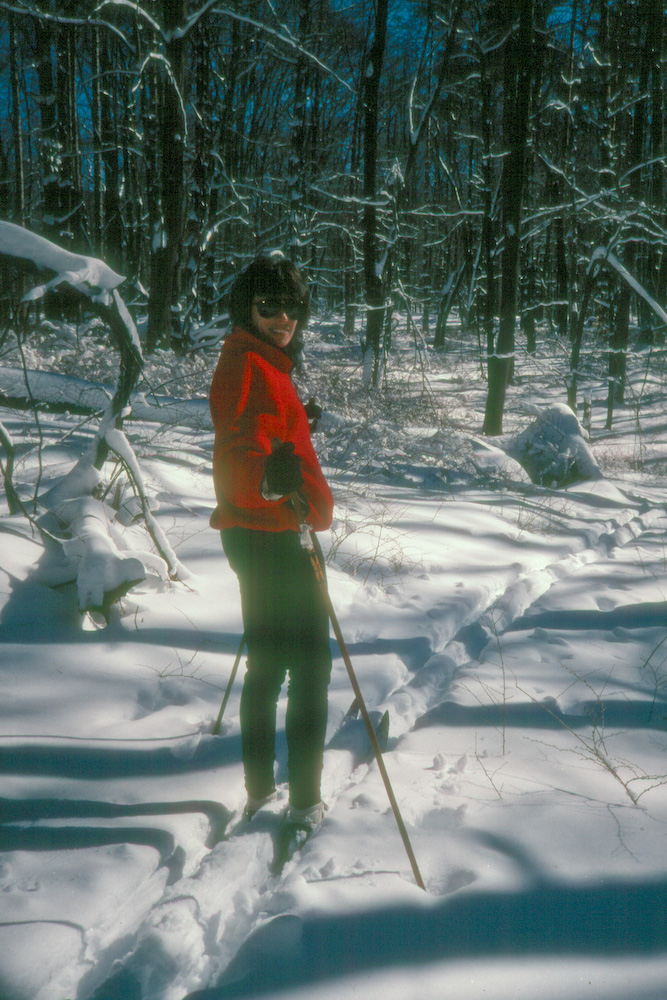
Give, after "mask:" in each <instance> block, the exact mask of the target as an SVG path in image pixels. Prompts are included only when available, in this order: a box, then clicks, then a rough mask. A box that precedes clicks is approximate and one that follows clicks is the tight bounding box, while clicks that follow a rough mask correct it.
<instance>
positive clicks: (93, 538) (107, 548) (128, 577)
mask: <svg viewBox="0 0 667 1000" xmlns="http://www.w3.org/2000/svg"><path fill="white" fill-rule="evenodd" d="M54 513H55V514H57V515H58V517H59V518H60V519H61V520H62V521H64V522H65V524H67V525H68V526H69V528H70V531H71V532H72V538H70V539H67V540H66V541H64V542H63V551H64V553H65V555H66V556H67V557H68V559H70V560H76V561H77V562H78V569H77V574H76V586H77V593H78V598H79V609H80V610H81V611H88V610H96V609H100V608H105V607H108V605H109V604H110V603H111V602H112V600H114V599H116V598H118V597H119V596H121V595H122V594H124V593H126V592H127V591H128V590H129V589H130V587H132V586H133V585H134V584H136V583H139V582H140V581H141V580H144V579H145V578H146V570H145V569H144V566H143V563H142V562H141V561H140V560H139V559H135V558H134V557H133V556H129V557H127V556H123V555H121V553H120V552H119V551H118V549H117V548H116V546H115V545H114V543H113V541H112V540H111V538H110V536H109V521H108V518H107V509H106V508H105V506H104V504H103V503H101V502H100V501H99V500H95V499H94V498H93V497H90V496H85V497H78V498H76V499H73V500H64V501H63V502H62V503H61V504H59V505H58V506H57V507H56V508H55V510H54Z"/></svg>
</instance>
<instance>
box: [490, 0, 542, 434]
mask: <svg viewBox="0 0 667 1000" xmlns="http://www.w3.org/2000/svg"><path fill="white" fill-rule="evenodd" d="M533 3H534V0H516V8H517V12H518V15H519V27H518V31H516V32H515V33H513V34H512V35H511V36H510V37H509V38H508V40H507V42H506V51H505V72H504V78H505V92H504V93H505V97H504V105H503V132H504V135H505V141H506V146H507V149H508V153H507V155H506V157H505V160H504V163H503V180H502V194H503V206H502V207H503V229H504V234H503V235H504V249H503V258H502V285H501V292H500V323H499V330H498V339H497V343H496V347H495V351H494V353H493V354H492V355H491V356H490V357H489V390H488V395H487V401H486V411H485V415H484V427H483V433H484V434H488V435H495V434H502V432H503V411H504V408H505V396H506V392H507V385H508V382H509V379H510V375H511V372H512V367H513V360H514V327H515V324H516V316H517V301H518V288H519V267H520V251H521V214H522V205H523V192H524V179H525V158H526V146H527V143H528V120H529V112H530V83H531V71H532V58H531V55H532V48H533Z"/></svg>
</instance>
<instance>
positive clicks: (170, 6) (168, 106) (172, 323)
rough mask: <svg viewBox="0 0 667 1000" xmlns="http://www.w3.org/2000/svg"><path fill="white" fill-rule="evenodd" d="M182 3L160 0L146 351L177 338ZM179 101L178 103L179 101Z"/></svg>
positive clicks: (181, 214) (182, 190)
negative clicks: (155, 192)
mask: <svg viewBox="0 0 667 1000" xmlns="http://www.w3.org/2000/svg"><path fill="white" fill-rule="evenodd" d="M186 13H187V0H162V27H163V29H164V33H165V36H166V38H167V42H166V44H165V50H166V57H167V62H168V63H169V66H170V68H171V72H170V73H169V74H165V75H164V78H163V81H162V88H161V98H162V100H161V107H160V112H159V114H160V123H159V157H160V212H159V215H158V219H157V226H158V232H157V233H156V239H155V241H154V245H153V253H152V259H151V287H150V294H149V298H148V321H147V326H146V348H147V350H149V351H151V350H154V349H155V348H156V347H157V346H158V344H160V343H163V342H165V341H169V340H171V339H172V338H173V337H175V338H176V339H177V340H178V331H177V329H176V326H177V323H176V318H175V312H174V307H175V306H176V304H177V302H178V260H179V256H180V251H181V238H182V235H183V220H184V208H185V206H184V200H185V184H184V176H183V169H184V159H185V158H184V145H185V131H186V127H187V123H186V121H185V119H184V114H185V102H184V95H183V82H184V79H185V61H184V55H185V42H184V40H183V38H181V37H179V35H178V33H177V31H176V29H177V28H178V27H181V26H182V25H183V24H184V23H185V18H186ZM182 102H183V103H182Z"/></svg>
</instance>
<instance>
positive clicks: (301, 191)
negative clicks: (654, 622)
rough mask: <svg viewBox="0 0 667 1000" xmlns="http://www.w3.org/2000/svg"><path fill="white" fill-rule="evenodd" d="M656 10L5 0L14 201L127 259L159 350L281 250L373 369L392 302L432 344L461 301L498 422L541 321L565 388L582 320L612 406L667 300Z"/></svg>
mask: <svg viewBox="0 0 667 1000" xmlns="http://www.w3.org/2000/svg"><path fill="white" fill-rule="evenodd" d="M665 20H666V17H665V8H664V4H663V3H662V2H661V0H571V2H570V3H568V4H559V3H553V2H545V0H483V2H482V0H391V2H390V0H293V2H286V0H229V2H227V3H222V2H218V0H143V2H142V3H140V4H139V3H134V2H131V0H101V2H99V3H96V4H95V5H93V3H92V2H90V0H25V2H24V0H1V2H0V25H1V28H0V92H1V93H2V98H3V99H2V111H1V112H0V165H1V174H0V175H1V178H2V180H1V182H0V218H2V219H5V220H7V221H11V222H13V223H16V224H18V225H21V226H25V227H26V228H28V229H31V230H33V231H35V232H37V233H39V234H40V235H42V236H44V237H46V238H47V239H49V240H51V241H53V242H54V243H56V244H57V245H58V246H61V247H63V248H66V249H68V250H71V251H73V252H76V253H79V254H87V255H92V256H95V257H99V258H101V259H103V260H104V261H105V262H106V263H107V264H109V265H110V266H111V267H112V268H114V269H115V270H116V271H118V272H120V273H122V274H123V275H125V276H126V279H127V281H126V285H125V289H126V291H125V293H124V294H125V297H126V298H128V299H129V301H130V305H131V307H132V309H133V311H134V312H135V314H137V315H139V314H140V315H141V316H142V317H145V329H143V328H142V329H143V337H144V342H145V349H146V350H147V351H148V352H150V351H151V350H153V349H154V348H155V347H156V346H158V345H170V346H171V347H173V349H174V350H175V351H177V352H180V353H183V352H186V351H190V350H195V349H196V348H197V347H198V346H201V345H202V344H206V343H210V341H207V339H206V330H207V326H211V325H213V326H214V325H215V323H216V322H217V321H218V320H219V318H220V316H221V314H223V313H224V297H225V294H226V292H227V290H228V288H229V285H230V282H231V279H232V278H233V276H234V274H235V273H237V271H238V269H239V268H240V267H241V266H243V265H244V264H245V263H246V262H248V261H249V260H250V259H252V257H253V256H254V255H255V254H257V253H258V252H263V251H267V250H281V251H282V252H284V253H286V254H287V255H289V256H290V257H291V258H292V259H294V260H295V261H296V262H297V263H298V264H299V265H301V266H302V267H304V268H305V270H306V272H307V274H308V276H309V279H310V281H311V282H312V285H313V291H314V301H315V306H316V310H317V311H318V313H319V314H320V315H329V314H334V313H335V314H336V315H339V316H340V317H341V323H342V324H343V326H344V330H345V333H346V336H348V337H349V338H350V339H351V340H354V339H355V338H358V341H359V342H360V345H361V349H362V351H363V353H364V357H365V359H366V361H367V364H366V367H367V369H368V370H369V371H370V376H369V377H370V379H371V380H372V381H373V382H377V381H378V380H379V379H380V378H381V373H382V369H383V365H384V364H385V361H386V359H387V358H388V357H390V354H391V346H392V344H391V341H392V329H393V321H394V317H395V315H397V314H399V313H400V314H401V315H403V316H405V315H407V317H408V322H409V323H410V325H411V327H414V337H415V341H416V342H417V341H419V344H420V345H427V346H428V349H429V350H430V349H435V350H443V349H446V346H447V339H446V338H447V328H448V322H452V317H454V316H456V317H457V319H458V321H459V322H460V326H461V331H462V334H463V336H464V338H465V339H466V340H468V341H469V342H470V343H471V345H475V344H477V345H478V346H479V352H480V363H481V364H482V365H483V366H484V368H485V370H486V374H487V376H488V389H489V391H488V401H487V407H486V414H485V418H484V432H485V433H486V434H499V433H501V432H502V416H503V409H504V404H505V394H506V390H507V386H508V384H509V383H510V382H511V380H512V377H513V371H514V363H515V362H514V343H515V337H516V336H521V337H522V338H524V339H525V343H526V346H527V350H528V352H529V353H530V352H531V351H534V349H535V342H536V331H537V330H538V329H539V330H540V331H541V332H543V335H544V336H546V337H547V338H549V339H550V340H551V342H552V343H553V350H554V352H556V353H559V354H562V356H563V364H564V368H565V369H568V370H569V374H568V376H567V381H568V390H567V395H568V401H569V402H570V405H572V406H573V407H574V408H575V409H576V403H577V398H576V383H577V375H578V373H579V372H580V371H581V369H582V367H583V365H584V361H583V360H582V357H583V355H582V352H581V345H582V339H583V336H584V332H586V337H587V338H588V342H589V343H591V342H592V344H593V346H594V349H595V350H594V353H595V356H596V358H597V362H598V363H599V359H600V357H602V358H603V360H604V376H603V377H604V379H605V381H606V383H607V385H608V404H607V405H608V424H609V425H611V420H612V416H613V408H614V405H615V403H620V402H622V401H623V396H624V392H625V378H626V366H627V358H628V351H629V350H630V349H631V348H635V349H639V350H641V351H645V352H646V353H647V355H648V363H649V364H650V354H651V350H652V348H653V346H654V344H656V343H661V342H662V341H663V339H664V329H665V323H666V321H667V316H666V315H665V312H664V307H665V306H666V305H667V206H666V203H665V188H666V181H667V177H666V169H665V148H664V145H665V144H664V134H665V107H664V93H665V74H666V72H667V70H666V69H665V53H664V46H665V41H664V39H665ZM2 265H3V266H2V269H1V271H2V273H0V319H1V320H2V330H4V335H5V336H6V334H7V330H8V329H9V328H10V327H20V322H19V321H18V319H19V314H20V310H21V309H23V308H24V307H22V306H21V305H20V301H21V294H19V292H21V290H22V285H21V281H20V280H17V274H16V269H15V268H14V267H12V266H11V261H9V260H8V258H7V256H5V257H3V258H2ZM25 287H26V288H27V287H29V286H28V285H26V286H25ZM128 288H131V290H132V291H131V294H130V293H128V292H127V289H128ZM46 308H48V302H47V303H46ZM420 349H421V346H420Z"/></svg>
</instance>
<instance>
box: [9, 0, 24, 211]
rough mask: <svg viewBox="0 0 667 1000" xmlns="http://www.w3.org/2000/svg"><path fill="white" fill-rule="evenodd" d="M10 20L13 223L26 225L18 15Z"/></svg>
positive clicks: (12, 15) (10, 15) (12, 16)
mask: <svg viewBox="0 0 667 1000" xmlns="http://www.w3.org/2000/svg"><path fill="white" fill-rule="evenodd" d="M8 18H9V59H10V78H11V95H12V147H13V150H14V197H13V221H14V222H15V223H16V224H17V225H19V226H22V225H24V224H25V221H26V215H25V167H24V162H23V123H22V119H21V103H20V102H21V96H20V95H21V88H20V84H19V55H18V40H17V37H16V24H15V21H16V15H14V14H8Z"/></svg>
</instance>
